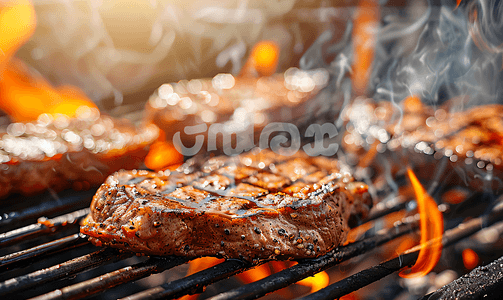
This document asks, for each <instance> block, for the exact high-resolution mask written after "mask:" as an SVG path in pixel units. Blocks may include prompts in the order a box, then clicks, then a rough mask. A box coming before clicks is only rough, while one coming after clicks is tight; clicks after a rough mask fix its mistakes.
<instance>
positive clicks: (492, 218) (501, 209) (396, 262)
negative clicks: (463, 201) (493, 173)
mask: <svg viewBox="0 0 503 300" xmlns="http://www.w3.org/2000/svg"><path fill="white" fill-rule="evenodd" d="M502 219H503V201H501V198H500V199H499V203H498V205H496V206H495V207H494V208H493V209H492V211H491V213H489V214H487V215H484V216H482V217H478V218H474V219H471V220H469V221H467V222H464V223H461V224H459V225H458V226H457V227H455V228H453V229H450V230H447V231H446V232H445V233H444V235H443V237H442V244H443V245H444V247H447V246H450V245H452V244H454V243H456V242H458V241H459V240H461V239H464V238H467V237H469V236H470V235H472V234H474V233H476V232H478V231H479V230H480V229H481V228H483V227H487V226H489V225H492V224H494V223H495V222H497V221H500V220H502ZM416 248H418V247H416ZM418 254H419V249H416V250H415V251H413V252H410V253H407V254H402V255H399V256H398V257H396V258H393V259H390V260H388V261H385V262H383V263H381V264H379V265H377V266H374V267H371V268H369V269H366V270H363V271H361V272H358V273H356V274H354V275H351V276H349V277H346V278H345V279H343V280H341V281H338V282H336V283H334V284H331V285H329V286H328V287H326V288H323V289H321V290H319V291H317V292H315V293H312V294H310V295H308V296H305V297H302V298H300V299H302V300H314V299H317V300H321V299H335V298H340V297H342V296H344V295H347V294H349V293H351V292H354V291H356V290H358V289H360V288H362V287H364V286H367V285H369V284H371V283H373V282H375V281H378V280H380V279H382V278H384V277H386V276H388V275H390V274H392V273H394V272H396V271H398V270H400V269H402V268H404V267H406V266H412V265H413V264H414V263H415V262H416V260H417V256H418Z"/></svg>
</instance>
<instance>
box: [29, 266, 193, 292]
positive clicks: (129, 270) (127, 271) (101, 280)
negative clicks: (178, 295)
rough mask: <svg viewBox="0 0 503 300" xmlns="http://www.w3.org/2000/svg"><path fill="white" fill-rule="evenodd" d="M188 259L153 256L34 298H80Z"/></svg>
mask: <svg viewBox="0 0 503 300" xmlns="http://www.w3.org/2000/svg"><path fill="white" fill-rule="evenodd" d="M188 261H189V259H187V258H184V257H169V258H160V257H151V258H149V259H148V260H147V261H145V262H142V263H138V264H135V265H133V266H127V267H124V268H121V269H119V270H116V271H113V272H110V273H107V274H104V275H101V276H98V277H95V278H92V279H89V280H86V281H83V282H80V283H77V284H74V285H71V286H67V287H64V288H62V289H57V290H54V291H52V292H49V293H47V294H44V295H41V296H38V297H35V298H32V299H37V300H42V299H43V300H50V299H80V298H83V297H87V296H90V295H93V294H96V293H99V292H102V291H104V290H105V289H108V288H112V287H114V286H117V285H119V284H124V283H127V282H130V281H134V280H138V279H141V278H144V277H147V276H150V275H152V274H155V273H160V272H163V271H165V270H167V269H170V268H173V267H176V266H178V265H181V264H184V263H187V262H188Z"/></svg>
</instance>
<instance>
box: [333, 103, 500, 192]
mask: <svg viewBox="0 0 503 300" xmlns="http://www.w3.org/2000/svg"><path fill="white" fill-rule="evenodd" d="M456 110H457V109H456V107H455V103H449V104H448V105H444V106H442V107H440V108H437V109H433V108H432V107H429V106H426V105H423V104H422V103H421V102H420V100H419V99H417V98H416V99H414V98H409V99H407V100H406V101H404V102H403V103H401V104H400V106H395V105H393V104H392V103H390V102H378V103H377V102H374V101H372V100H369V99H367V100H363V101H358V102H356V103H354V104H353V105H352V106H350V107H349V108H348V109H347V110H346V111H345V118H346V121H348V126H347V128H348V131H347V132H346V134H345V137H344V143H343V147H344V148H345V149H346V150H347V151H348V152H352V153H357V154H358V155H359V157H364V154H365V153H366V152H367V151H372V148H376V149H378V150H379V152H380V153H385V155H391V156H392V157H391V160H389V157H388V161H390V162H394V163H395V164H392V166H393V167H396V169H398V168H399V167H403V166H406V165H412V166H417V168H416V170H417V172H418V175H420V177H424V178H431V176H433V175H434V171H435V169H436V166H437V165H438V161H439V160H440V159H448V160H449V162H450V163H449V166H450V167H452V168H455V169H457V170H459V171H460V172H461V173H463V174H462V176H461V177H464V178H460V179H455V181H456V183H457V182H458V181H459V180H462V181H464V182H466V183H468V184H469V185H470V186H472V187H475V188H477V189H480V188H482V189H490V188H492V189H493V192H494V191H498V190H499V191H501V190H502V189H503V182H500V181H499V180H498V179H497V178H499V176H500V175H502V174H503V173H502V172H503V105H496V104H493V105H481V106H477V107H473V108H469V109H466V110H463V111H456ZM450 111H454V112H450ZM385 150H389V151H385ZM369 164H374V166H376V167H378V166H377V165H379V164H380V163H379V162H377V161H376V160H374V161H373V162H370V163H369V162H366V165H369ZM421 173H424V174H422V175H421ZM446 173H448V172H446ZM486 175H489V176H486Z"/></svg>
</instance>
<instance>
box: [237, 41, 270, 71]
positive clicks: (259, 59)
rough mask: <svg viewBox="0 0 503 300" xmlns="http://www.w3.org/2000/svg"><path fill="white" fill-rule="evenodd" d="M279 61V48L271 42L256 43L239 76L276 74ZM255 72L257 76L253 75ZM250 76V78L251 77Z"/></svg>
mask: <svg viewBox="0 0 503 300" xmlns="http://www.w3.org/2000/svg"><path fill="white" fill-rule="evenodd" d="M278 59H279V47H278V46H277V45H276V43H275V42H273V41H261V42H258V43H257V44H256V45H255V47H253V50H252V51H251V54H250V57H249V59H248V61H247V62H246V65H245V66H244V67H243V70H242V71H241V74H240V75H241V76H252V75H253V76H256V75H260V76H271V75H272V74H274V73H275V72H276V68H277V67H278ZM255 72H257V73H258V74H253V73H255ZM253 76H252V77H253Z"/></svg>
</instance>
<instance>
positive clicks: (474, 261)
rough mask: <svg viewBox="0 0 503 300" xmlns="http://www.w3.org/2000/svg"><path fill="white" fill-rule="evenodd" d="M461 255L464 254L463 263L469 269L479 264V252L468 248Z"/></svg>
mask: <svg viewBox="0 0 503 300" xmlns="http://www.w3.org/2000/svg"><path fill="white" fill-rule="evenodd" d="M461 255H462V256H463V264H464V265H465V268H467V269H468V270H471V269H473V268H475V267H476V266H478V264H479V256H478V254H477V252H475V251H473V250H472V249H470V248H466V249H465V250H463V253H462V254H461Z"/></svg>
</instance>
